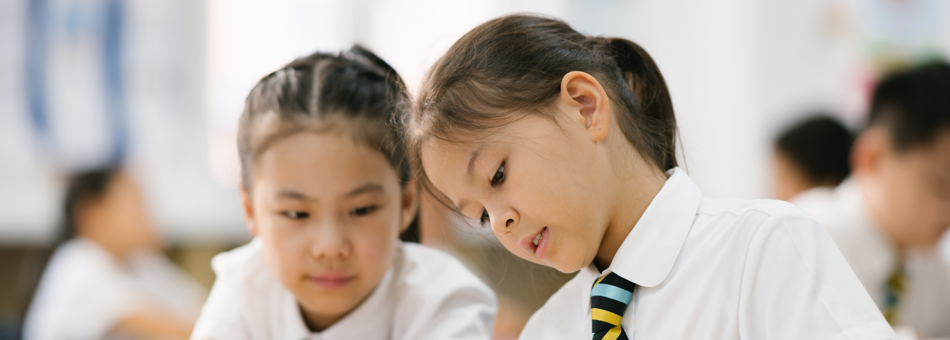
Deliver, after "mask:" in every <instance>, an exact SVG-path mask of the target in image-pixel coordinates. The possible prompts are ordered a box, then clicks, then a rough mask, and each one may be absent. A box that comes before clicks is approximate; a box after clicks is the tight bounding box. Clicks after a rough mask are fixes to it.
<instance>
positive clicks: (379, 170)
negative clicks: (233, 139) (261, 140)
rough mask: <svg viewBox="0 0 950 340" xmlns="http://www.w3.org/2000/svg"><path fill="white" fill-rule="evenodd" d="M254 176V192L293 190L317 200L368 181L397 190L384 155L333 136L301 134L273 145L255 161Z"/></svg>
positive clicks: (346, 137) (342, 136)
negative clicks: (319, 197) (323, 195)
mask: <svg viewBox="0 0 950 340" xmlns="http://www.w3.org/2000/svg"><path fill="white" fill-rule="evenodd" d="M252 176H253V177H252V185H253V186H254V187H255V189H257V188H259V187H260V188H263V189H273V190H280V189H285V188H288V187H292V188H295V189H298V190H303V191H306V192H308V193H309V194H312V195H314V196H319V194H340V193H344V192H348V191H349V190H352V189H353V187H354V186H358V185H362V184H364V183H365V182H366V181H369V180H373V181H376V182H379V183H380V184H382V185H383V186H384V187H387V189H388V188H389V187H394V186H398V178H397V176H396V172H395V170H394V169H392V167H391V166H390V164H389V162H388V161H387V160H386V158H385V157H384V156H383V154H382V153H381V152H379V151H377V150H373V149H370V148H369V147H368V146H365V145H362V143H357V142H356V141H354V139H353V138H351V137H350V136H347V135H346V134H343V133H331V132H322V133H316V132H299V133H295V134H292V135H289V136H287V137H284V138H281V139H279V140H276V141H274V142H273V143H272V144H271V145H270V146H269V147H268V148H267V149H266V150H264V151H263V152H262V153H261V154H260V155H259V157H258V158H257V159H256V160H255V171H253V172H252Z"/></svg>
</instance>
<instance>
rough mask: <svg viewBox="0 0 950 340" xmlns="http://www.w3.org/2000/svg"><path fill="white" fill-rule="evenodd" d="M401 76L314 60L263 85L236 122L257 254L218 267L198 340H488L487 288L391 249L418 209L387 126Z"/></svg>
mask: <svg viewBox="0 0 950 340" xmlns="http://www.w3.org/2000/svg"><path fill="white" fill-rule="evenodd" d="M408 100H409V99H408V95H407V93H406V88H405V86H404V84H403V82H402V80H401V79H400V77H399V75H397V74H396V72H395V71H394V70H393V69H392V68H391V67H390V66H389V65H387V64H386V63H385V62H383V61H382V60H381V59H379V58H378V57H376V56H375V55H374V54H372V53H371V52H369V51H367V50H365V49H362V48H360V47H354V48H353V49H351V50H350V51H348V52H345V53H341V54H339V55H331V54H324V53H315V54H313V55H310V56H308V57H305V58H301V59H298V60H296V61H294V62H291V63H290V64H288V65H287V66H285V67H284V68H281V69H280V70H277V71H275V72H274V73H272V74H270V75H268V76H266V77H264V78H263V79H261V81H260V82H259V83H258V84H257V86H255V87H254V89H253V90H251V93H250V94H249V95H248V98H247V102H246V106H245V110H244V113H243V115H242V116H241V121H240V127H239V132H238V134H239V136H238V150H239V153H240V156H241V164H242V174H243V185H242V195H241V197H242V201H243V205H244V210H245V214H246V221H247V225H248V228H249V229H250V231H251V232H252V233H253V234H254V235H255V236H256V238H255V239H254V241H252V242H251V243H249V244H248V245H245V246H243V247H241V248H238V249H236V250H233V251H231V252H228V253H225V254H221V255H218V256H217V257H216V258H215V259H214V261H213V267H214V269H215V273H216V274H217V279H216V281H215V284H214V287H213V289H212V292H211V296H210V297H209V299H208V302H207V304H206V305H205V307H204V309H203V310H202V314H201V317H200V318H199V320H198V323H197V325H196V326H195V331H194V333H193V334H192V338H193V339H219V340H231V339H304V338H306V339H334V340H335V339H488V338H489V337H490V334H491V327H492V322H493V319H494V314H495V311H496V302H495V297H494V295H493V293H492V292H491V290H490V289H488V287H487V286H485V285H484V284H483V283H482V282H481V281H479V280H478V278H476V277H475V276H474V275H473V274H471V273H470V272H469V271H468V270H467V269H465V268H464V267H463V266H462V265H461V264H460V263H459V262H458V261H456V260H455V259H454V258H452V257H451V256H449V255H447V254H444V253H442V252H439V251H436V250H433V249H428V248H425V247H423V246H421V245H417V244H402V243H400V241H399V239H398V235H399V233H400V231H402V230H405V229H406V228H407V227H408V226H409V225H410V222H411V221H412V220H413V218H414V217H415V215H416V213H417V209H418V196H417V193H418V189H417V185H416V182H415V181H414V180H413V178H412V177H411V171H410V169H409V165H408V164H407V162H406V161H405V158H404V157H405V156H404V151H403V150H404V148H403V146H402V144H401V143H400V140H399V138H398V136H397V130H396V126H395V125H394V123H395V120H393V119H392V118H393V115H394V114H397V113H399V112H401V111H402V110H405V109H407V108H408Z"/></svg>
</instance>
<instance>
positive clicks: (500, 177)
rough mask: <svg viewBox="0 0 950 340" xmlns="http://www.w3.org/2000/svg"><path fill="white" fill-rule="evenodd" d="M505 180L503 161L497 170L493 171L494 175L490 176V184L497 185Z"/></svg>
mask: <svg viewBox="0 0 950 340" xmlns="http://www.w3.org/2000/svg"><path fill="white" fill-rule="evenodd" d="M504 181H505V162H501V166H499V167H498V170H496V171H495V176H492V178H491V186H497V185H499V184H501V183H502V182H504Z"/></svg>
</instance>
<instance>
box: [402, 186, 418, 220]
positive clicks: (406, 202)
mask: <svg viewBox="0 0 950 340" xmlns="http://www.w3.org/2000/svg"><path fill="white" fill-rule="evenodd" d="M418 213H419V184H418V182H417V181H416V180H415V179H412V180H409V183H406V186H405V187H404V188H403V189H402V215H401V216H402V220H401V221H399V233H402V232H404V231H406V229H409V224H411V223H412V220H413V218H415V217H416V215H417V214H418Z"/></svg>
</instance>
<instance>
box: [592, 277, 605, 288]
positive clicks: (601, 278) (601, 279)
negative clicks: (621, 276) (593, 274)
mask: <svg viewBox="0 0 950 340" xmlns="http://www.w3.org/2000/svg"><path fill="white" fill-rule="evenodd" d="M605 277H607V275H604V276H601V277H600V278H599V279H597V281H594V285H595V286H596V285H597V284H598V283H600V281H603V280H604V278H605Z"/></svg>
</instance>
